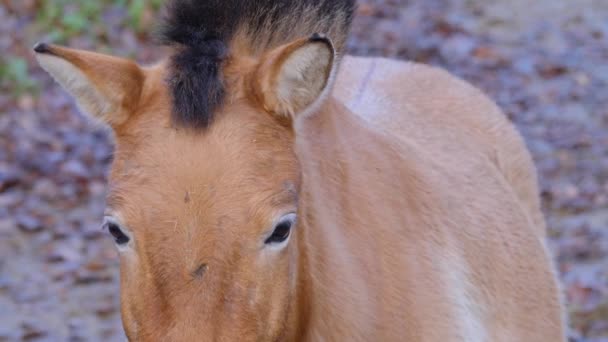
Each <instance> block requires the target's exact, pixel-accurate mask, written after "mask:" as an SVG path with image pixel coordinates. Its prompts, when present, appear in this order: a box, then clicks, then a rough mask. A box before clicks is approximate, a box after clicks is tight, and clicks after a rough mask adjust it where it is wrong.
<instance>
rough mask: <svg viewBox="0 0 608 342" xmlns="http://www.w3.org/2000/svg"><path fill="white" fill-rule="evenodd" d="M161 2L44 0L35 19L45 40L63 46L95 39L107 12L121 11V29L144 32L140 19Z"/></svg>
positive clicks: (147, 0)
mask: <svg viewBox="0 0 608 342" xmlns="http://www.w3.org/2000/svg"><path fill="white" fill-rule="evenodd" d="M163 2H164V1H163V0H80V1H74V0H45V1H41V4H40V8H39V10H38V12H37V15H36V24H37V26H38V27H39V28H40V29H41V30H44V31H46V32H48V35H49V39H50V40H52V41H54V42H57V43H63V42H65V41H66V40H68V39H69V38H72V37H74V36H79V35H86V36H89V37H90V38H91V39H99V38H100V37H98V35H99V34H103V32H104V31H105V30H107V28H106V27H105V23H104V22H103V14H104V11H106V10H108V9H110V8H114V9H116V8H118V9H124V11H123V12H122V13H121V11H117V13H119V15H120V14H122V15H123V17H122V26H123V27H125V28H130V29H133V30H136V31H138V32H140V33H141V32H145V31H146V29H147V28H145V27H142V19H143V18H144V15H145V14H146V12H147V11H153V12H156V11H158V9H160V7H161V6H162V4H163Z"/></svg>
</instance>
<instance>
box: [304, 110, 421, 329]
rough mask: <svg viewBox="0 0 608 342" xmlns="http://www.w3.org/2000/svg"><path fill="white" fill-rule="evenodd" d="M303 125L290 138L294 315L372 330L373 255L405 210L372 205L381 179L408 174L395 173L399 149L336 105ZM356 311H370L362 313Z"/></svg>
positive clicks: (382, 189)
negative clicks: (296, 194)
mask: <svg viewBox="0 0 608 342" xmlns="http://www.w3.org/2000/svg"><path fill="white" fill-rule="evenodd" d="M305 120H306V121H305V122H302V123H301V125H300V126H299V127H298V130H297V137H296V153H297V155H298V158H299V160H300V167H301V172H302V191H301V194H300V208H299V210H300V217H299V220H298V228H297V231H298V234H299V235H298V241H299V246H298V248H299V254H300V271H299V273H298V274H299V276H300V277H302V278H301V281H300V282H299V284H300V289H299V291H300V294H299V298H305V301H304V302H301V305H300V306H299V308H300V315H310V317H311V319H312V320H314V322H315V323H311V324H314V325H316V326H319V325H322V324H323V322H322V320H323V319H324V318H323V317H325V318H327V319H331V317H332V316H333V317H334V320H335V317H340V316H341V317H344V321H343V323H344V324H345V325H348V324H373V323H372V322H374V319H369V317H368V316H369V315H370V314H373V312H374V310H372V309H371V308H373V307H374V306H375V305H376V304H378V303H374V302H373V301H374V299H373V298H372V296H371V295H370V294H371V293H377V292H378V291H379V288H376V287H379V286H380V285H379V284H376V283H375V280H374V279H379V278H381V277H380V273H378V274H374V272H380V271H378V267H377V265H378V263H379V259H378V253H377V251H378V250H382V248H384V247H386V243H385V241H384V240H383V239H382V238H380V237H379V236H378V235H380V236H386V234H385V233H386V232H387V231H388V229H389V228H387V227H385V226H386V225H391V224H393V225H396V224H398V222H397V220H398V218H399V217H400V216H399V214H397V212H401V213H400V215H403V211H406V210H407V207H408V205H407V204H405V203H402V202H396V201H395V202H393V203H388V204H387V203H386V202H387V200H376V199H378V198H381V197H386V192H387V191H390V190H389V188H390V187H391V185H390V182H389V181H388V180H387V179H385V178H390V177H394V178H397V177H399V178H401V179H407V178H409V177H407V173H409V172H413V170H408V169H407V167H406V166H405V165H403V163H400V164H401V165H400V167H401V168H400V169H399V170H397V169H396V168H395V167H393V166H394V163H395V162H396V161H397V160H400V158H401V157H400V156H399V155H396V153H398V152H396V151H397V150H398V149H396V148H391V146H390V140H389V139H387V138H386V137H384V136H382V135H381V134H379V133H377V132H375V131H374V130H373V129H371V128H370V127H368V126H366V123H364V121H362V120H361V119H360V118H358V117H357V116H356V115H355V114H353V113H351V112H350V111H349V110H348V109H347V108H346V107H345V106H344V105H343V104H342V103H341V102H339V101H338V100H336V99H330V100H329V101H328V102H327V103H326V105H325V106H324V107H323V108H322V109H321V110H320V111H319V112H318V113H316V114H315V115H314V116H311V117H310V118H306V119H305ZM411 178H412V179H415V177H411ZM397 183H400V182H399V181H396V182H395V184H397ZM395 186H397V187H399V186H401V187H402V188H403V187H404V186H407V184H403V181H401V184H400V185H395ZM397 189H398V188H396V189H395V190H396V191H400V190H397ZM389 197H394V196H389ZM399 198H401V197H400V196H399ZM366 201H370V202H371V203H370V202H366ZM379 213H385V214H387V216H388V217H381V215H380V214H379ZM401 223H402V222H401ZM391 247H392V246H391ZM368 277H372V278H374V279H367V278H368ZM346 284H348V289H345V288H344V286H345V285H346ZM311 293H314V295H312V294H311ZM368 301H369V302H368ZM360 305H366V306H367V307H368V308H370V309H369V310H361V307H360ZM347 317H348V319H346V318H347ZM366 322H367V323H366ZM342 328H344V326H342ZM352 328H353V329H356V330H360V329H361V328H364V327H355V326H353V327H352ZM363 330H366V329H363ZM369 330H370V331H371V330H373V329H369ZM313 339H314V336H313Z"/></svg>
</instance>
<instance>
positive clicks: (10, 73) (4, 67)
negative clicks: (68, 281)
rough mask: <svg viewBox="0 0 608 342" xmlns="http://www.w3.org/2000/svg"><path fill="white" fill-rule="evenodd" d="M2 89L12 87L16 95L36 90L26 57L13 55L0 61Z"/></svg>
mask: <svg viewBox="0 0 608 342" xmlns="http://www.w3.org/2000/svg"><path fill="white" fill-rule="evenodd" d="M0 89H11V91H12V95H15V96H20V95H22V94H23V93H26V92H32V91H35V90H36V83H35V82H34V81H33V80H32V79H31V78H30V76H29V72H28V66H27V61H26V60H25V59H23V58H18V57H13V58H8V59H7V60H6V61H4V60H3V61H2V62H1V63H0Z"/></svg>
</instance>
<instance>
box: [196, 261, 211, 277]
mask: <svg viewBox="0 0 608 342" xmlns="http://www.w3.org/2000/svg"><path fill="white" fill-rule="evenodd" d="M207 268H208V267H207V264H201V265H200V266H199V267H197V268H196V269H195V270H194V272H192V276H193V277H194V278H202V277H203V276H204V275H205V272H207Z"/></svg>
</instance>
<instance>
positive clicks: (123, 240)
mask: <svg viewBox="0 0 608 342" xmlns="http://www.w3.org/2000/svg"><path fill="white" fill-rule="evenodd" d="M107 227H108V231H109V232H110V234H111V235H112V237H113V238H114V241H115V242H116V244H117V245H126V244H127V243H128V242H129V237H128V236H127V234H125V233H124V232H123V231H122V229H120V227H119V226H118V225H117V224H116V223H113V222H108V223H107Z"/></svg>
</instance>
